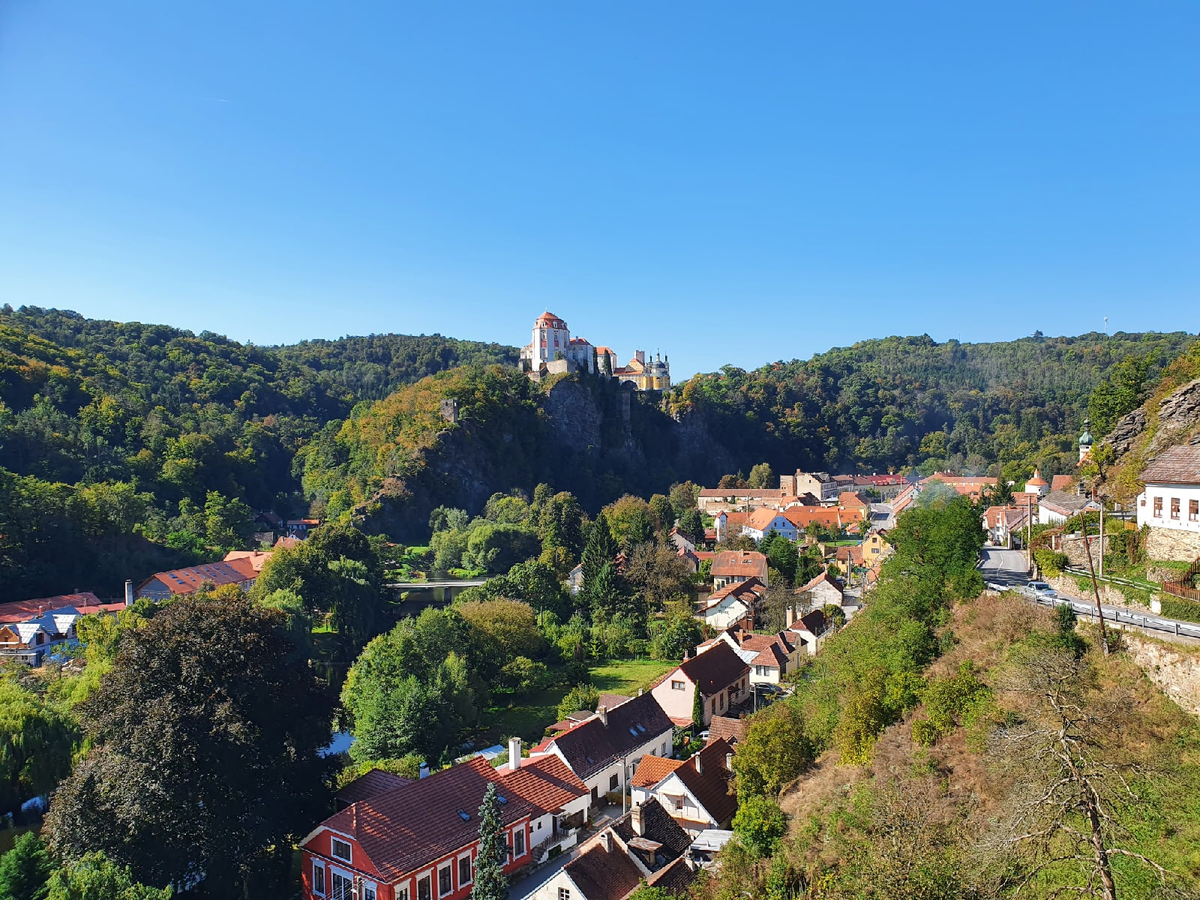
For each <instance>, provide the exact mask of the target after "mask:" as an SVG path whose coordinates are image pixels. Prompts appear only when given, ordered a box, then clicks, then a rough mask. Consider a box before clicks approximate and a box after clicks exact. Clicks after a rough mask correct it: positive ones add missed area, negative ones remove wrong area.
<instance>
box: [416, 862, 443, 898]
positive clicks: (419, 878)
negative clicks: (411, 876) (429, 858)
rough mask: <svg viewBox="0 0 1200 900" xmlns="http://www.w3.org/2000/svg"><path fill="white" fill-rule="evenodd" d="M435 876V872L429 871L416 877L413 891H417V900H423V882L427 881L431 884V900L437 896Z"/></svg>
mask: <svg viewBox="0 0 1200 900" xmlns="http://www.w3.org/2000/svg"><path fill="white" fill-rule="evenodd" d="M435 874H436V873H435V872H434V871H433V869H427V870H426V871H424V872H422V873H421V874H420V875H418V876H417V877H416V879H415V884H414V886H413V889H414V890H415V891H416V894H415V895H414V896H415V897H416V898H417V900H421V882H422V881H426V882H428V883H429V900H433V898H434V897H436V896H437V895H436V894H435V893H434V892H433V879H434V876H435Z"/></svg>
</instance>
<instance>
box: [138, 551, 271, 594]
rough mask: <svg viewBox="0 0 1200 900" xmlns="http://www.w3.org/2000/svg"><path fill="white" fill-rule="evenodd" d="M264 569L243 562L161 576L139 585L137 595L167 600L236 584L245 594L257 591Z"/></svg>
mask: <svg viewBox="0 0 1200 900" xmlns="http://www.w3.org/2000/svg"><path fill="white" fill-rule="evenodd" d="M260 569H261V566H259V568H257V569H256V568H255V564H254V560H252V559H248V558H242V559H234V560H231V561H229V562H216V563H206V564H204V565H202V566H189V567H188V568H186V569H173V570H171V571H169V572H157V573H155V574H154V575H151V576H150V577H149V578H147V579H146V580H145V581H143V582H142V583H141V584H139V585H138V586H137V590H136V591H135V593H136V595H137V598H138V599H139V600H141V599H146V600H165V599H167V598H168V597H177V596H179V595H181V594H193V593H195V592H196V591H198V590H200V588H202V587H204V586H205V585H208V586H210V587H221V586H222V585H226V584H236V585H239V586H240V587H241V589H242V590H243V591H249V590H250V588H252V587H254V582H255V580H256V579H257V578H258V573H259V571H260Z"/></svg>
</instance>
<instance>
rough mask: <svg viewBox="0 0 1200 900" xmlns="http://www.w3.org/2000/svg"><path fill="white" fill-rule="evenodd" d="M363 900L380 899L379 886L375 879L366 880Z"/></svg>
mask: <svg viewBox="0 0 1200 900" xmlns="http://www.w3.org/2000/svg"><path fill="white" fill-rule="evenodd" d="M362 900H379V887H378V886H377V885H376V884H375V882H373V881H364V882H363V886H362Z"/></svg>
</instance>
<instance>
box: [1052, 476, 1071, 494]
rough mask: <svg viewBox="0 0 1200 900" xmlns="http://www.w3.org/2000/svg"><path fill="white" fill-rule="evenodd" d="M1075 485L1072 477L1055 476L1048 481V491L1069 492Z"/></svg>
mask: <svg viewBox="0 0 1200 900" xmlns="http://www.w3.org/2000/svg"><path fill="white" fill-rule="evenodd" d="M1074 483H1075V476H1074V475H1055V476H1053V477H1051V479H1050V490H1052V491H1066V490H1070V489H1071V486H1072V485H1073V484H1074Z"/></svg>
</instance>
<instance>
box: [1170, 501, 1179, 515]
mask: <svg viewBox="0 0 1200 900" xmlns="http://www.w3.org/2000/svg"><path fill="white" fill-rule="evenodd" d="M1171 518H1172V519H1178V518H1179V498H1178V497H1172V498H1171Z"/></svg>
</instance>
